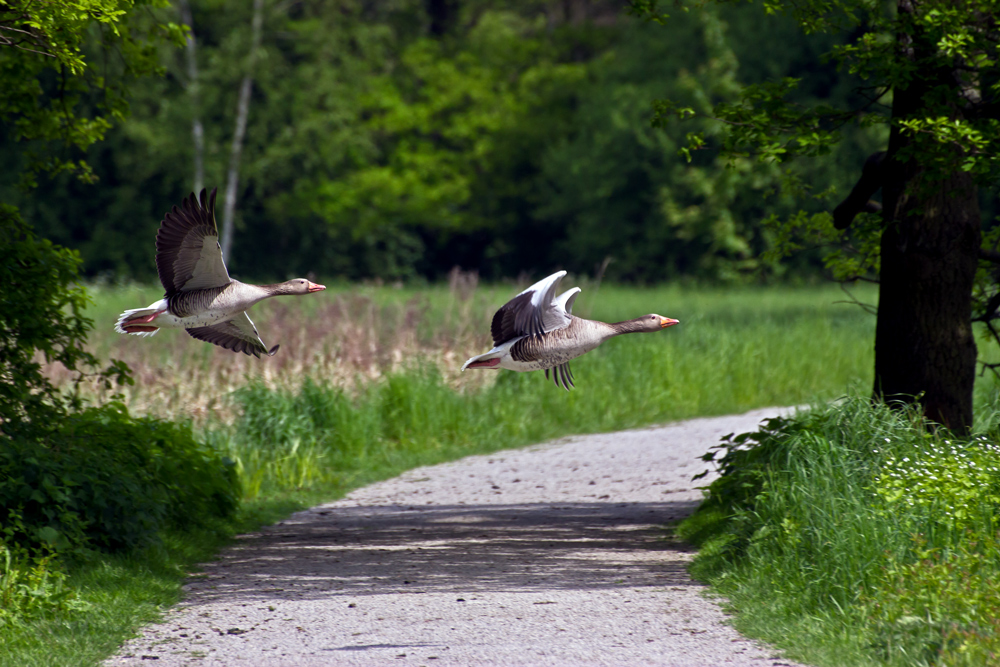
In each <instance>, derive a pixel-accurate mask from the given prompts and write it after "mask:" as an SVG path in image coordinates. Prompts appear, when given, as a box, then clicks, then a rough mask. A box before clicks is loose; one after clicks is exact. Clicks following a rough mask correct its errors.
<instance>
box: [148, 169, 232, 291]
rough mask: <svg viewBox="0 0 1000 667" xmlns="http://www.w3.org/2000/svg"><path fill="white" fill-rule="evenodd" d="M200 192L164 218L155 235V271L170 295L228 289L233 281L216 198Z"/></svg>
mask: <svg viewBox="0 0 1000 667" xmlns="http://www.w3.org/2000/svg"><path fill="white" fill-rule="evenodd" d="M216 191H217V189H213V190H212V194H211V195H208V196H206V191H205V190H202V191H201V201H200V202H199V201H198V200H196V199H195V197H194V194H192V195H191V196H190V197H187V198H185V199H184V202H183V203H182V205H181V207H180V208H178V207H176V206H174V207H173V208H172V209H171V210H170V212H169V213H167V214H166V215H165V216H163V222H161V223H160V231H158V232H157V233H156V272H157V273H158V274H159V276H160V282H161V283H163V289H165V290H166V291H167V296H172V295H173V294H176V293H177V292H187V291H190V290H196V289H205V288H208V287H225V286H226V285H228V284H229V283H230V282H231V281H230V279H229V272H228V271H227V270H226V264H225V262H224V261H223V259H222V246H220V245H219V228H218V226H217V225H216V224H215V195H216Z"/></svg>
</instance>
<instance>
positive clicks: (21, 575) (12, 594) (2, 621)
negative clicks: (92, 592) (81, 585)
mask: <svg viewBox="0 0 1000 667" xmlns="http://www.w3.org/2000/svg"><path fill="white" fill-rule="evenodd" d="M86 607H87V605H86V604H85V603H84V602H82V601H81V600H80V599H79V596H78V595H77V594H76V591H74V590H73V589H72V588H70V587H69V586H68V585H67V576H66V573H65V572H63V571H62V570H61V569H60V568H59V566H58V565H57V564H56V562H55V560H54V556H53V555H51V554H50V555H48V556H44V557H42V558H38V559H34V560H31V559H27V558H25V557H24V556H23V554H15V553H12V551H11V549H9V548H8V547H7V546H5V545H3V544H0V630H2V629H4V628H5V627H9V626H12V625H22V624H24V623H25V622H27V621H31V620H35V619H38V618H44V617H50V616H53V615H56V614H64V613H66V612H70V611H78V610H82V609H85V608H86Z"/></svg>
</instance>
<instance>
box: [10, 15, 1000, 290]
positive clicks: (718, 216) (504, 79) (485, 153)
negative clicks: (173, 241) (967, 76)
mask: <svg viewBox="0 0 1000 667" xmlns="http://www.w3.org/2000/svg"><path fill="white" fill-rule="evenodd" d="M142 9H143V11H142V12H136V14H137V17H138V18H137V19H136V18H133V20H143V18H144V17H143V14H144V13H150V12H158V13H159V14H158V18H159V19H160V20H166V21H174V22H176V23H178V24H189V27H190V33H189V37H191V38H192V39H191V40H190V41H189V43H188V48H187V49H186V50H185V49H178V48H176V47H175V46H174V45H172V44H168V43H164V44H162V46H161V50H160V51H159V53H158V54H157V58H158V59H159V62H160V63H161V65H162V66H164V67H165V68H166V76H164V77H145V78H140V79H137V80H135V81H134V82H133V83H131V84H130V95H131V115H130V116H129V117H128V118H127V120H125V121H124V122H123V123H121V124H120V125H117V126H115V127H114V128H112V129H111V130H109V131H108V133H107V135H106V140H105V141H102V142H98V143H96V144H94V145H92V146H91V147H90V148H89V149H88V150H87V151H86V155H85V156H84V155H82V154H81V155H76V156H74V155H69V157H70V158H73V157H75V158H77V159H79V158H80V157H85V158H86V162H87V163H89V165H90V166H91V168H92V169H93V174H92V176H93V177H92V178H89V179H83V180H81V179H80V178H78V175H76V174H72V173H63V174H62V175H60V176H58V177H56V178H54V179H42V180H41V181H40V182H39V184H38V187H37V189H36V190H34V191H33V192H30V193H27V192H25V191H23V190H22V189H20V188H19V187H18V183H19V181H20V180H21V179H22V174H23V172H24V170H25V169H24V168H25V165H24V160H25V157H24V156H25V151H24V150H23V149H24V145H23V142H21V145H17V143H16V142H15V141H14V140H13V139H14V137H13V136H12V133H11V132H10V131H9V129H5V128H0V200H2V201H4V202H7V203H10V204H14V205H16V206H18V207H19V208H20V210H21V212H22V214H23V216H24V217H25V218H26V219H27V220H28V221H30V223H31V224H33V225H34V227H35V229H36V231H37V232H38V233H39V235H41V236H42V237H44V238H48V239H50V240H52V241H53V242H55V243H58V244H60V245H64V246H66V247H69V248H74V249H77V250H79V251H80V253H81V255H82V257H83V265H82V273H83V275H84V276H85V277H87V278H89V279H98V278H100V279H105V280H112V281H120V280H122V279H134V280H138V281H142V282H150V281H154V280H155V270H154V263H153V261H152V248H153V244H152V240H153V238H154V236H155V233H156V229H157V227H158V225H159V221H160V220H161V219H162V217H163V214H164V213H165V212H166V211H167V210H168V209H169V207H170V206H172V205H174V204H179V203H180V201H181V199H182V198H183V197H184V196H186V195H187V194H188V193H190V192H191V191H192V190H194V189H198V188H200V187H201V186H202V185H203V186H205V187H208V188H209V189H211V188H212V187H219V189H220V209H221V208H222V207H223V206H224V204H223V202H225V205H226V206H232V207H233V209H234V216H233V232H232V241H231V242H232V247H231V248H229V249H228V252H227V262H228V264H229V267H230V271H231V273H232V274H233V275H234V276H237V277H240V276H242V277H244V278H249V279H253V280H257V281H264V280H279V279H285V278H287V277H291V276H300V275H309V274H313V275H316V276H320V277H322V278H323V279H324V280H330V279H336V278H342V279H345V280H360V279H382V280H400V279H402V280H412V279H427V280H434V279H437V278H440V277H442V276H443V275H444V274H446V273H447V272H448V271H450V270H451V269H452V268H453V267H455V266H458V267H461V268H463V269H465V270H475V271H478V272H479V273H480V275H481V276H482V277H484V278H487V279H498V278H503V277H516V276H518V275H520V274H522V273H528V274H530V275H532V276H538V275H540V274H541V273H547V272H549V271H551V270H555V269H557V268H565V269H568V270H570V271H572V272H577V273H584V274H588V275H595V274H602V273H604V271H605V269H606V273H605V275H606V276H607V277H608V278H610V279H612V280H616V281H627V282H635V283H655V282H663V281H667V280H673V279H677V278H679V277H686V278H693V279H697V280H699V281H734V280H759V279H762V278H774V277H785V278H793V277H794V278H796V279H802V278H815V277H816V276H817V275H818V274H819V273H821V271H822V261H821V259H820V255H819V253H810V252H805V253H802V254H799V255H797V256H796V257H794V258H792V259H790V260H784V263H783V264H779V263H778V260H763V259H761V255H762V253H763V252H764V251H766V250H768V249H769V248H771V246H772V244H773V238H772V232H769V231H768V229H767V228H766V227H765V225H764V221H765V220H766V219H768V218H769V217H771V216H778V217H779V218H781V217H788V216H789V215H791V214H792V213H794V212H795V211H798V210H801V209H803V208H804V209H805V210H807V211H810V212H818V211H828V210H830V209H832V208H833V206H835V205H836V203H837V201H838V197H843V196H844V195H845V194H846V192H848V191H849V190H850V187H851V185H852V184H853V179H855V178H856V176H857V172H858V169H859V168H860V165H861V164H862V163H863V162H864V160H865V158H866V157H867V156H868V155H869V154H871V153H872V152H874V151H876V150H880V149H882V148H884V145H885V141H886V136H883V135H884V134H885V132H884V130H881V129H879V128H861V129H858V128H854V129H844V132H845V140H844V141H842V142H840V143H839V144H838V145H837V147H836V148H835V149H834V153H833V154H832V155H831V156H830V157H829V158H828V159H824V160H812V161H808V164H807V163H803V164H802V165H801V166H796V167H795V169H797V170H798V172H799V176H800V177H801V178H802V181H803V182H804V183H805V184H806V185H807V187H808V188H809V191H808V195H809V196H808V197H806V198H802V197H799V198H796V199H793V198H792V197H790V196H787V195H785V196H783V195H782V194H781V193H780V187H779V186H780V181H779V179H780V172H779V167H780V166H779V165H777V164H775V165H767V164H762V163H760V162H756V161H754V160H752V159H749V158H748V159H746V160H741V159H733V158H731V157H727V158H723V157H720V155H719V154H718V152H717V151H716V150H715V149H713V147H712V143H711V141H709V143H708V144H707V146H706V147H705V148H704V149H703V150H699V151H694V152H693V153H692V154H691V155H690V162H689V161H688V159H687V158H686V157H685V156H684V155H682V154H681V153H680V152H679V149H681V148H683V147H684V146H686V145H687V140H686V138H685V137H686V135H687V134H688V133H690V132H705V133H707V135H708V136H709V138H711V137H712V136H713V135H716V134H718V133H719V132H720V131H721V129H722V128H721V127H720V126H719V122H718V121H714V120H710V116H711V111H712V106H713V105H714V104H716V103H718V102H720V101H726V100H727V99H733V100H735V99H737V96H738V93H739V90H740V88H741V86H742V85H745V84H751V83H759V82H762V81H766V80H773V79H776V78H780V77H784V76H792V77H799V78H802V80H803V82H802V84H801V85H800V88H799V90H798V92H797V93H796V95H797V96H798V98H797V100H796V101H799V102H801V103H802V104H804V105H808V104H815V103H817V102H821V103H822V102H825V103H829V104H832V105H835V106H839V107H850V106H851V103H852V102H857V99H855V98H854V96H856V95H858V90H859V88H860V87H861V83H862V82H860V81H859V80H856V79H854V78H853V77H852V76H851V75H849V74H846V73H844V72H838V70H837V68H836V66H835V64H834V63H824V62H823V61H822V59H821V58H820V55H821V54H822V53H825V52H827V51H828V50H829V49H830V47H831V45H832V44H833V43H835V42H836V41H837V40H838V39H840V38H841V37H842V38H844V39H846V38H848V37H849V36H848V35H843V36H841V37H838V36H836V35H834V36H830V35H804V34H803V33H802V32H801V31H800V30H799V29H798V28H797V25H796V23H795V21H794V20H792V19H791V18H789V17H785V16H767V15H766V14H764V13H763V12H760V11H759V9H758V8H756V7H749V6H746V5H741V4H734V5H729V6H721V7H716V6H705V7H700V8H699V7H694V8H688V9H684V8H680V7H676V8H674V9H675V11H671V18H670V20H669V21H667V22H665V24H663V25H659V24H655V23H653V22H649V21H642V20H640V19H637V18H634V17H631V16H629V15H628V13H627V11H626V8H625V7H624V6H623V4H622V3H618V2H608V1H593V0H565V1H559V2H552V1H537V0H528V1H523V0H518V1H513V2H489V3H487V2H482V1H480V0H465V1H462V2H459V1H457V0H426V1H423V2H420V1H415V0H393V1H390V2H379V3H365V2H356V1H354V0H340V1H336V2H319V1H314V0H304V1H301V2H282V3H272V2H266V3H263V2H260V3H232V2H223V1H221V0H193V1H191V2H190V3H189V2H188V0H184V1H182V2H178V3H174V4H173V5H171V6H167V7H161V8H157V9H154V8H150V7H143V8H142ZM667 9H668V10H669V9H670V8H669V7H667ZM255 10H256V11H258V12H259V26H260V30H259V32H257V33H255V30H254V12H255ZM147 20H148V17H147ZM255 34H256V37H255ZM255 40H259V41H255ZM105 60H106V61H107V60H111V61H112V62H110V63H108V62H105V66H104V69H105V72H106V74H105V75H106V76H108V77H113V76H114V69H115V65H114V62H113V60H114V59H113V57H112V58H110V59H105ZM246 80H249V81H250V82H251V83H250V89H249V92H250V95H249V97H248V98H247V99H246V103H247V106H246V107H245V108H246V110H247V112H248V113H247V114H246V117H245V120H246V127H245V130H244V134H243V138H242V139H238V140H237V141H236V142H235V143H236V144H237V146H236V148H237V150H234V137H237V136H238V135H239V129H238V128H237V125H238V116H239V113H238V110H239V108H240V106H241V101H240V99H239V97H240V91H241V88H242V87H243V85H245V84H244V83H243V82H244V81H246ZM52 85H53V86H57V85H58V81H57V80H55V79H54V80H53V81H52ZM95 95H96V94H95ZM657 99H671V100H672V101H674V102H675V103H676V104H679V105H682V106H688V107H691V108H693V109H695V110H696V111H699V112H703V113H704V114H705V115H704V116H702V117H700V118H696V119H693V120H689V121H685V122H684V123H680V122H678V121H664V122H661V123H659V124H658V125H659V126H657V127H654V125H653V123H652V122H651V119H652V118H653V102H654V100H657ZM854 106H858V105H857V104H855V105H854ZM65 150H67V151H69V152H70V153H72V152H73V151H74V150H75V149H69V148H67V149H65ZM76 152H80V151H76ZM234 155H235V156H236V157H234ZM233 176H236V181H235V187H230V188H228V189H227V187H226V185H227V182H228V181H227V179H229V178H232V177H233ZM227 198H228V199H229V201H227ZM983 198H984V201H983V207H984V220H991V219H992V218H993V217H994V216H993V211H994V210H995V209H996V206H995V205H994V203H993V202H994V200H995V193H990V192H986V193H985V194H984V195H983ZM219 215H220V223H221V222H224V221H223V220H222V217H223V214H222V212H221V211H220V213H219ZM224 234H225V231H224Z"/></svg>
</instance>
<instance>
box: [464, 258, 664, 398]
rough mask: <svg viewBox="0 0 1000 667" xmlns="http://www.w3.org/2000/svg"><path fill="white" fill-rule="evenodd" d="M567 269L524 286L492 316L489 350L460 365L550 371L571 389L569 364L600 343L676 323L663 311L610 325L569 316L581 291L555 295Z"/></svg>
mask: <svg viewBox="0 0 1000 667" xmlns="http://www.w3.org/2000/svg"><path fill="white" fill-rule="evenodd" d="M565 275H566V272H565V271H558V272H556V273H553V274H552V275H551V276H549V277H548V278H544V279H542V280H539V281H538V282H537V283H535V284H534V285H532V286H531V287H529V288H528V289H526V290H524V291H523V292H521V293H520V294H518V295H517V296H515V297H514V298H513V299H511V300H510V301H508V302H507V303H506V304H504V305H503V306H501V307H500V310H498V311H497V312H496V314H495V315H494V316H493V324H492V326H491V327H490V331H491V333H492V334H493V345H494V347H493V349H492V350H490V351H489V352H486V353H484V354H480V355H477V356H475V357H472V358H471V359H469V360H468V361H466V362H465V364H463V365H462V370H463V371H464V370H465V369H466V368H492V369H500V368H506V369H508V370H512V371H537V370H542V369H544V370H545V377H546V378H548V377H549V371H550V370H551V371H552V374H553V380H554V381H555V383H556V385H558V386H561V387H563V388H564V389H566V390H569V388H570V387H572V386H574V384H573V373H572V372H571V371H570V368H569V362H570V360H571V359H575V358H576V357H579V356H581V355H583V354H586V353H587V352H590V351H591V350H593V349H594V348H595V347H597V346H598V345H600V344H601V343H603V342H604V341H606V340H607V339H609V338H612V337H614V336H619V335H621V334H626V333H637V332H643V331H659V330H660V329H664V328H666V327H669V326H673V325H674V324H677V323H678V322H677V320H673V319H670V318H669V317H663V316H661V315H643V316H642V317H637V318H635V319H634V320H627V321H625V322H614V323H612V324H608V323H606V322H600V321H597V320H586V319H583V318H582V317H576V316H575V315H573V313H572V311H573V301H575V300H576V297H577V295H578V294H579V293H580V288H579V287H574V288H573V289H571V290H567V291H565V292H563V293H562V294H560V295H559V296H556V295H555V294H556V291H557V290H558V288H559V281H560V280H562V278H563V276H565Z"/></svg>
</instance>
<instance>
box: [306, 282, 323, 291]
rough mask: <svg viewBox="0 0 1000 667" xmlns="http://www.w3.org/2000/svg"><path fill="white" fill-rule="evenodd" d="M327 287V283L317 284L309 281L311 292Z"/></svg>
mask: <svg viewBox="0 0 1000 667" xmlns="http://www.w3.org/2000/svg"><path fill="white" fill-rule="evenodd" d="M325 289H326V286H325V285H317V284H316V283H313V282H311V283H309V291H310V292H322V291H323V290H325Z"/></svg>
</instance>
